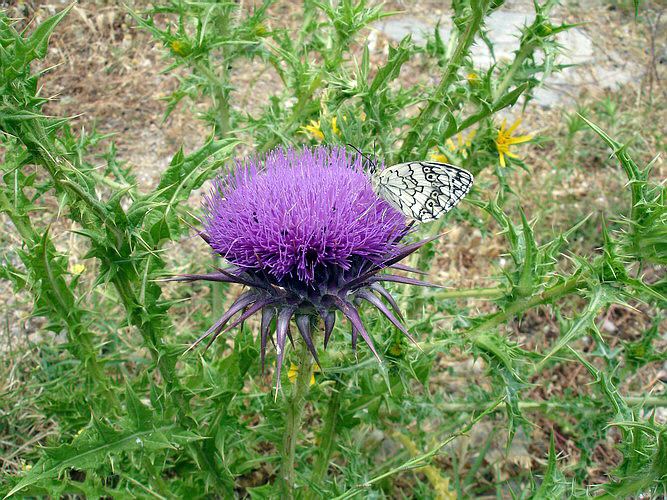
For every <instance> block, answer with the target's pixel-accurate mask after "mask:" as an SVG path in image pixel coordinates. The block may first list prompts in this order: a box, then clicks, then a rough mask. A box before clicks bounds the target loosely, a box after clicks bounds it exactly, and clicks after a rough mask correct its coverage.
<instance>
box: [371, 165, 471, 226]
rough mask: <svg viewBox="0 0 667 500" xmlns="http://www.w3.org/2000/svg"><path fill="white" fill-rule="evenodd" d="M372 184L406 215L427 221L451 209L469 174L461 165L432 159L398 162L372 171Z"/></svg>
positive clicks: (468, 181)
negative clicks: (373, 172) (456, 165)
mask: <svg viewBox="0 0 667 500" xmlns="http://www.w3.org/2000/svg"><path fill="white" fill-rule="evenodd" d="M372 183H373V187H374V188H375V191H376V192H377V194H378V195H379V196H380V197H382V198H384V199H385V200H387V201H388V202H389V203H390V204H391V205H393V206H394V207H395V208H396V209H398V210H400V211H401V212H402V213H403V214H404V215H405V216H406V217H410V218H412V219H415V220H416V221H418V222H430V221H433V220H436V219H438V218H439V217H442V216H443V215H444V214H446V213H447V212H449V211H450V210H451V209H452V208H454V207H455V206H456V205H457V204H458V202H459V201H461V199H462V198H463V197H464V196H465V195H466V194H467V193H468V191H470V188H471V186H472V183H473V177H472V174H471V173H470V172H468V171H467V170H463V169H462V168H459V167H455V166H453V165H449V164H447V163H438V162H434V161H411V162H408V163H399V164H398V165H392V166H391V167H388V168H385V169H384V170H381V171H380V172H376V173H375V174H373V178H372Z"/></svg>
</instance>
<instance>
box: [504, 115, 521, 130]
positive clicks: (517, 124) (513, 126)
mask: <svg viewBox="0 0 667 500" xmlns="http://www.w3.org/2000/svg"><path fill="white" fill-rule="evenodd" d="M519 125H521V118H517V119H516V121H515V122H514V123H512V126H511V127H510V128H509V130H507V131H508V132H509V133H510V134H511V133H512V132H514V131H515V130H516V129H517V127H518V126H519Z"/></svg>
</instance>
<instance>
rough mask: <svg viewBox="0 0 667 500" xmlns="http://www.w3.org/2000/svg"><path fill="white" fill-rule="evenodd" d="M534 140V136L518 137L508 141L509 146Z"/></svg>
mask: <svg viewBox="0 0 667 500" xmlns="http://www.w3.org/2000/svg"><path fill="white" fill-rule="evenodd" d="M532 138H533V136H532V135H517V136H516V137H510V138H509V139H507V144H521V143H522V142H528V141H529V140H531V139H532Z"/></svg>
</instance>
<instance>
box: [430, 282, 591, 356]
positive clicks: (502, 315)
mask: <svg viewBox="0 0 667 500" xmlns="http://www.w3.org/2000/svg"><path fill="white" fill-rule="evenodd" d="M585 286H586V280H585V277H584V276H583V275H581V274H579V275H576V276H572V277H570V278H569V279H567V280H565V281H564V282H563V283H560V284H558V285H554V286H552V287H551V288H547V289H546V290H544V291H543V292H541V293H538V294H536V295H533V296H531V297H526V298H521V299H517V300H515V301H514V302H512V303H510V304H509V305H508V306H507V307H506V308H505V309H504V310H502V311H499V312H497V313H495V314H492V315H490V316H488V317H487V319H486V320H485V321H482V322H481V323H480V324H478V325H477V326H475V327H473V328H470V329H468V330H464V331H463V332H462V333H463V335H464V336H466V337H467V338H468V339H469V340H471V341H473V342H480V341H482V337H483V335H484V334H485V333H486V332H488V331H490V330H493V329H494V328H497V327H498V326H500V325H501V324H503V323H505V322H507V321H508V320H509V319H510V318H513V317H514V316H516V315H517V314H519V313H521V312H523V311H526V310H528V309H532V308H533V307H535V306H538V305H541V304H544V303H546V302H550V301H552V300H557V299H559V298H561V297H563V296H565V295H568V294H570V293H572V292H574V291H575V290H577V289H578V288H581V287H585ZM446 342H448V340H441V341H436V342H430V343H428V344H421V347H422V349H423V350H424V351H429V350H431V349H434V348H437V346H438V345H440V344H443V343H446Z"/></svg>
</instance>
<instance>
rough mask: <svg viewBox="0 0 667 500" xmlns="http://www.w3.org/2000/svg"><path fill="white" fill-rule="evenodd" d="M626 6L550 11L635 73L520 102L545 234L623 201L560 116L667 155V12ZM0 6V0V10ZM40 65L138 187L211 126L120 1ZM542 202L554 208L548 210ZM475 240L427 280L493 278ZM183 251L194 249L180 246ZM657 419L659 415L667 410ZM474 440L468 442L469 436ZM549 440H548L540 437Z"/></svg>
mask: <svg viewBox="0 0 667 500" xmlns="http://www.w3.org/2000/svg"><path fill="white" fill-rule="evenodd" d="M67 3H69V2H65V1H63V2H56V1H45V2H43V1H19V2H10V5H9V9H10V12H11V13H12V15H13V16H14V17H23V18H25V19H31V18H33V17H37V18H44V17H46V16H47V15H50V14H52V13H53V12H55V11H56V10H59V9H61V8H63V7H64V6H65V5H66V4H67ZM129 3H130V5H131V6H132V7H133V8H136V9H137V10H140V9H141V7H142V5H143V2H129ZM444 4H445V2H438V1H432V0H431V1H419V2H417V1H390V2H388V3H387V9H388V10H397V11H402V12H404V13H409V15H411V16H414V17H416V18H419V19H423V20H425V21H429V22H431V21H432V20H433V16H446V15H447V14H448V12H449V11H448V9H447V8H445V7H443V5H444ZM629 4H631V2H624V1H623V0H604V1H603V0H599V1H598V0H595V1H591V0H588V1H584V0H581V1H580V2H578V3H576V2H567V3H564V5H562V6H560V7H558V8H557V12H558V17H559V18H560V19H561V20H562V21H564V22H569V23H582V26H581V29H582V30H584V31H585V33H586V34H587V35H588V36H590V38H591V40H592V41H593V46H594V48H595V50H596V51H599V52H600V53H604V52H605V51H612V50H613V51H615V53H618V54H620V55H621V57H622V58H625V59H627V60H632V61H633V62H635V63H636V64H637V66H638V67H640V68H642V71H640V72H639V73H638V74H637V75H636V77H635V78H633V79H632V80H631V81H629V82H628V83H627V84H625V85H624V86H623V87H622V88H620V89H618V90H610V89H607V88H605V85H604V82H600V84H599V85H597V86H596V85H582V86H581V88H577V89H576V94H577V95H576V102H577V104H576V105H574V104H571V103H567V104H564V105H563V106H555V107H551V108H542V107H539V106H532V107H531V106H529V107H528V108H527V110H526V112H525V114H524V124H523V128H524V129H525V130H526V131H530V132H532V133H534V134H537V135H538V136H539V139H540V140H538V141H535V143H534V144H531V145H529V146H526V147H524V148H522V150H521V153H522V156H523V157H524V161H525V162H526V164H527V165H529V167H530V169H531V171H532V175H530V176H527V175H523V174H522V173H517V174H516V175H517V180H516V182H515V183H514V185H515V186H517V189H518V191H519V194H520V195H521V196H522V199H523V200H524V201H523V203H524V208H525V209H526V212H527V213H528V215H529V216H531V214H532V215H539V216H540V220H539V222H540V226H541V227H542V228H544V229H543V234H545V235H548V234H550V233H551V230H552V229H554V230H556V229H562V228H564V227H569V226H570V225H571V224H573V223H574V222H576V221H578V220H580V219H581V218H582V217H583V216H584V215H586V214H588V213H590V212H596V213H605V212H607V213H609V212H611V211H612V208H615V205H616V204H618V203H622V202H623V200H622V198H621V197H620V196H621V194H620V193H621V188H622V186H623V180H622V177H621V176H620V175H617V174H618V172H610V171H609V170H608V167H606V166H605V160H606V156H605V155H606V154H607V153H606V152H605V151H606V150H605V148H604V147H597V148H593V149H592V154H591V155H590V156H589V157H588V160H587V161H586V163H585V164H581V165H580V168H576V169H569V170H568V173H567V175H563V174H561V173H559V171H558V165H559V164H560V162H563V161H577V159H580V157H575V156H574V155H573V154H572V151H573V150H574V146H572V145H570V146H571V148H572V151H570V150H568V149H567V147H564V146H562V145H563V144H564V142H563V141H564V139H563V138H564V137H565V136H566V133H567V115H568V113H573V112H574V111H575V110H576V109H578V108H577V106H580V107H581V106H590V107H593V106H595V105H596V104H595V103H598V102H600V100H603V99H605V98H606V99H611V100H612V101H613V102H615V103H616V106H617V110H618V120H617V121H616V124H615V128H616V130H613V131H611V132H612V134H615V135H617V136H620V137H623V138H625V139H632V140H633V141H634V146H635V149H636V151H637V153H638V158H637V159H638V160H640V161H639V163H640V164H641V163H644V164H645V163H647V162H648V161H650V160H651V159H652V158H653V156H654V155H656V154H658V153H660V152H662V153H664V139H663V136H664V132H665V125H664V124H665V122H666V121H665V119H666V118H667V115H666V113H665V93H666V89H665V86H664V85H663V82H664V78H665V77H667V75H666V71H665V67H666V66H667V45H666V42H665V34H664V31H665V29H664V27H665V21H666V20H667V15H666V16H663V17H662V19H661V20H660V19H659V14H660V13H661V12H663V11H665V10H667V7H666V6H665V4H663V3H661V2H646V3H642V9H645V10H646V11H648V12H652V14H651V16H652V17H651V18H652V19H655V20H657V25H656V27H655V29H653V30H652V29H650V28H649V27H648V26H647V25H646V24H642V23H636V22H635V21H634V18H633V15H632V12H631V9H630V7H629V6H628V5H629ZM2 5H3V3H2V2H0V7H2ZM525 5H526V2H518V1H513V2H507V4H506V5H505V7H506V8H508V9H520V8H523V7H524V6H525ZM505 7H503V8H505ZM273 9H274V12H272V16H271V18H272V19H274V22H276V23H278V22H279V23H282V24H288V25H289V24H291V25H295V24H296V23H297V22H298V18H297V16H296V12H298V5H297V6H295V5H294V4H292V3H291V2H283V3H280V4H278V5H277V6H275V7H274V8H273ZM385 49H386V44H385V45H383V44H378V46H377V53H375V54H374V55H373V57H374V58H375V60H378V61H379V60H381V59H382V57H383V50H385ZM44 64H45V66H53V69H51V71H49V73H48V74H47V75H46V76H45V77H44V79H43V84H44V88H43V90H42V94H43V95H45V96H50V97H52V102H50V103H49V105H48V107H47V109H46V111H47V112H48V113H51V114H53V115H58V116H73V117H75V118H74V119H73V121H74V123H75V125H76V126H77V127H81V128H85V129H90V128H92V127H96V128H97V130H99V131H100V132H102V133H108V134H113V141H114V143H115V145H116V147H117V151H118V157H119V159H121V160H123V161H126V162H127V163H128V164H129V165H131V166H132V170H133V171H134V172H135V173H136V174H137V176H138V179H139V182H140V189H141V190H142V191H146V192H147V191H150V190H151V189H152V188H154V187H155V185H156V184H157V181H158V179H159V175H160V173H161V172H162V171H163V170H164V169H165V168H166V167H167V165H168V164H169V161H170V160H171V158H172V156H173V155H174V154H175V153H176V151H177V150H178V149H179V148H180V147H181V146H183V147H184V148H185V150H186V151H189V150H192V149H194V148H196V147H197V146H198V145H200V144H202V143H203V141H204V140H205V138H206V137H207V133H208V131H207V130H206V129H205V128H204V126H203V125H202V123H201V122H199V121H198V120H197V119H196V112H197V110H196V109H193V108H192V107H190V106H187V105H183V106H180V107H179V108H177V109H176V111H175V112H174V113H173V114H172V115H171V116H170V117H169V118H168V119H166V120H163V115H164V111H165V107H166V105H165V102H164V100H163V99H164V98H165V97H166V96H167V95H168V94H169V93H170V92H171V91H172V90H174V89H175V87H176V80H175V78H176V77H175V75H174V74H173V73H170V74H164V73H162V70H163V69H164V68H165V67H166V65H167V62H166V61H165V60H164V58H163V49H162V47H161V46H160V45H159V44H156V42H154V41H153V40H152V38H151V37H150V35H149V34H148V33H146V32H144V31H142V30H140V29H138V28H137V27H136V26H135V23H134V21H133V20H132V18H131V17H130V16H129V14H128V13H127V11H126V9H125V7H124V2H111V1H100V0H94V1H80V2H79V3H78V4H77V5H76V6H75V7H74V9H73V10H72V12H71V13H70V15H69V16H68V18H67V19H66V20H65V21H64V22H63V23H62V24H61V25H60V26H59V27H58V29H57V30H56V32H55V34H54V36H53V38H52V43H51V47H50V49H49V55H48V58H47V60H46V61H45V63H44ZM245 69H246V72H245V77H247V78H250V77H251V76H252V75H253V74H255V73H256V72H257V71H260V70H261V68H257V67H254V66H253V64H251V63H248V64H247V68H245ZM241 78H244V76H241ZM271 85H272V82H271V80H270V79H268V78H264V79H262V81H261V82H258V83H257V84H256V85H255V86H254V87H253V90H252V94H253V95H262V94H264V95H267V94H268V93H269V91H270V89H271ZM250 101H251V96H250V95H249V93H248V92H244V91H243V90H241V91H239V92H238V93H237V94H236V95H235V102H236V103H237V105H239V106H245V105H248V106H251V105H256V103H253V102H250ZM638 132H641V133H638ZM570 157H571V158H572V160H570ZM591 173H593V174H594V175H591ZM665 174H667V166H666V165H665V162H664V160H659V161H658V162H656V164H655V167H654V176H655V177H656V178H658V179H665V178H666V175H665ZM198 203H199V200H198V197H196V196H195V197H194V199H193V200H191V202H190V204H191V205H192V206H193V207H196V206H197V205H198ZM543 207H554V208H553V209H552V210H543V209H542V208H543ZM0 224H1V225H2V232H3V233H5V234H6V235H7V240H6V241H8V242H9V244H13V245H18V244H19V243H20V242H19V241H18V240H17V239H16V238H15V237H13V236H12V234H13V228H12V227H11V226H10V224H9V223H8V221H7V220H6V218H4V216H2V217H0ZM481 242H482V240H481V233H480V232H479V231H478V230H475V229H472V228H469V227H465V226H462V227H456V228H453V229H452V231H451V232H450V233H449V234H448V236H447V238H446V239H445V240H443V242H442V243H441V248H440V250H441V255H443V256H446V257H441V258H440V259H439V260H438V262H437V264H436V266H434V267H435V268H436V269H437V270H436V271H435V274H436V276H435V277H434V278H433V279H434V280H436V281H438V282H444V283H447V284H448V285H451V286H457V287H458V286H461V287H468V286H489V282H488V281H487V280H486V278H485V277H487V276H491V275H495V274H497V269H496V268H492V267H490V266H491V263H493V262H496V261H498V259H499V258H500V256H501V253H502V251H503V244H502V239H501V238H500V237H498V238H497V239H491V240H484V244H481ZM57 243H58V244H59V245H63V246H67V243H68V237H67V236H66V235H65V236H63V238H62V239H61V240H60V241H58V242H57ZM573 244H574V245H575V246H576V245H585V242H576V241H575V242H574V243H573ZM192 245H195V243H192ZM181 248H184V249H187V248H189V247H188V245H184V246H182V247H181ZM182 251H186V250H182ZM656 272H658V271H656ZM0 297H4V299H0V304H3V303H4V305H5V307H4V309H5V311H4V312H3V320H5V321H3V322H5V323H6V325H7V331H6V333H7V335H6V336H4V335H3V336H2V338H3V340H1V341H0V342H2V343H4V344H14V347H16V344H20V343H22V342H24V341H25V340H24V339H25V338H26V337H27V336H30V335H32V334H34V332H35V331H36V330H37V329H38V327H39V325H40V324H41V323H40V320H34V319H30V317H29V316H30V310H31V304H30V301H29V300H28V297H27V295H26V296H22V295H21V294H19V295H16V296H15V295H14V294H13V292H12V291H11V288H10V286H9V284H8V283H5V282H0ZM483 307H484V306H480V308H482V309H483ZM1 309H2V307H1V306H0V310H1ZM638 311H639V313H635V312H632V311H628V310H622V309H613V308H612V310H610V312H609V314H608V317H607V318H604V320H603V322H602V323H601V325H602V326H603V327H604V328H607V329H608V330H609V331H622V332H623V336H619V341H620V340H621V339H622V338H624V337H627V338H631V337H632V336H633V335H634V334H635V333H636V332H637V331H641V330H640V328H641V327H642V326H643V325H644V322H643V321H642V319H641V318H638V315H639V316H641V308H638ZM549 316H550V315H548V314H543V312H542V311H533V312H531V313H530V314H528V315H527V316H526V317H524V318H523V319H522V321H521V322H517V323H516V325H513V327H514V328H515V329H516V333H517V335H518V337H517V338H518V339H519V340H520V341H521V340H527V339H528V335H527V334H526V333H525V332H528V331H530V332H536V331H539V332H541V333H540V335H539V336H534V335H533V336H532V338H531V342H532V343H533V344H534V345H535V346H536V348H538V349H539V348H540V347H543V346H540V345H539V343H540V342H545V343H546V342H552V341H553V336H554V335H557V334H558V328H557V326H556V325H554V324H553V323H552V321H551V320H550V319H549ZM10 325H11V326H10ZM33 338H35V337H33ZM4 348H5V349H6V348H7V347H6V346H5V347H4ZM443 363H451V364H454V365H456V366H458V367H459V368H460V371H465V370H470V369H474V364H473V363H472V360H470V359H466V358H461V359H450V360H448V361H446V362H445V361H443ZM665 369H667V366H666V367H664V368H662V367H660V366H654V367H653V368H652V369H651V370H650V371H647V372H645V373H643V374H642V376H641V377H640V378H641V380H633V381H628V382H627V383H628V384H631V385H632V386H633V387H635V388H637V387H639V388H641V389H642V390H645V391H650V390H653V389H656V388H657V387H659V385H660V380H661V379H663V378H664V379H667V372H666V371H665ZM457 371H459V370H457ZM580 375H584V374H582V373H579V372H577V373H568V374H561V373H554V374H553V382H554V386H553V387H550V388H548V389H544V390H545V391H546V390H549V391H563V390H565V389H566V388H567V386H568V385H576V384H579V383H581V380H583V379H581V380H580V379H579V378H578V377H579V376H580ZM480 378H481V376H480ZM457 383H458V382H457V381H456V380H451V379H449V380H448V381H443V384H457ZM545 396H546V394H545ZM660 418H663V419H665V415H662V416H661V417H660ZM470 439H471V440H472V441H471V442H472V443H473V444H474V439H475V436H472V437H471V438H470ZM38 441H39V440H36V441H35V442H38ZM546 441H548V438H546V437H545V442H546ZM33 444H34V443H33ZM461 446H464V445H461ZM516 446H517V448H516V450H515V453H514V456H515V459H516V460H517V463H518V464H519V465H520V464H521V460H529V461H530V460H532V458H531V456H532V453H531V452H532V450H530V449H529V444H528V443H527V442H525V443H523V444H522V440H521V439H518V440H517V445H516ZM522 447H523V448H522ZM559 447H560V448H561V449H568V450H569V454H570V458H571V459H572V460H576V446H575V445H574V444H573V443H569V444H568V443H567V442H563V443H560V444H559ZM459 451H460V450H459ZM460 452H461V451H460ZM599 453H600V460H599V463H600V464H604V463H608V464H613V463H614V462H615V460H617V458H618V457H616V456H615V455H614V453H615V452H614V450H612V449H601V450H599ZM535 455H537V453H536V454H535ZM541 456H543V454H541ZM602 469H603V465H601V470H600V471H591V474H592V478H593V479H594V478H595V474H596V473H602ZM607 470H608V469H607Z"/></svg>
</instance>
